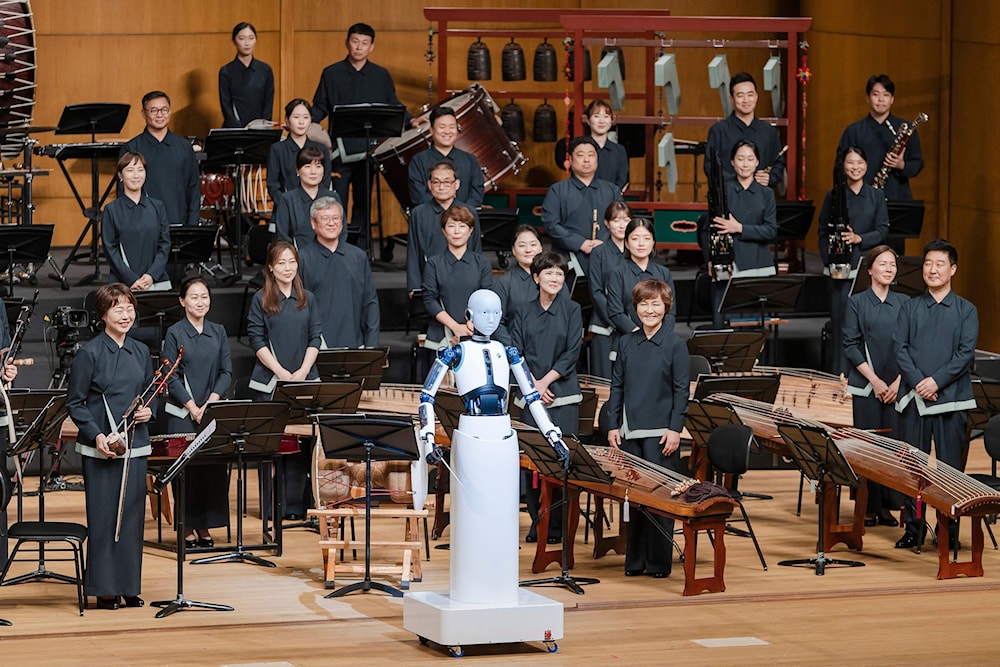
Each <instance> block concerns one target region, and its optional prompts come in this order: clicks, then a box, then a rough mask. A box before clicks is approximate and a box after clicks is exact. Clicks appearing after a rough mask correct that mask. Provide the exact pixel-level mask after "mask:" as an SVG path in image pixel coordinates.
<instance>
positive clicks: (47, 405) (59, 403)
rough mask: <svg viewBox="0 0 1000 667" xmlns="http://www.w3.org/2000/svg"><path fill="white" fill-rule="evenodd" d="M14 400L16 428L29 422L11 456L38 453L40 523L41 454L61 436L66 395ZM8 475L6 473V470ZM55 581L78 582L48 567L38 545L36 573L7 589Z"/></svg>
mask: <svg viewBox="0 0 1000 667" xmlns="http://www.w3.org/2000/svg"><path fill="white" fill-rule="evenodd" d="M8 398H9V399H10V409H11V413H12V418H13V419H14V420H15V421H14V424H15V429H16V428H17V426H18V425H19V424H24V423H25V422H27V424H28V425H27V427H26V429H25V430H24V432H23V433H22V434H21V436H20V437H18V439H17V442H15V443H13V444H12V445H8V446H7V451H6V454H7V456H11V457H15V456H21V455H22V454H27V453H29V452H33V451H35V450H38V452H39V461H38V521H39V522H43V521H45V473H46V470H45V466H44V465H42V460H41V459H42V457H41V451H42V449H43V447H44V446H45V445H47V444H48V443H50V442H54V441H55V439H56V438H58V437H59V429H60V428H62V423H63V420H65V419H66V392H65V391H60V392H57V393H55V394H53V393H51V392H39V393H38V395H35V394H34V392H18V393H11V394H9V395H8ZM2 472H3V474H6V471H2ZM23 498H24V479H23V478H22V479H20V480H19V483H18V503H17V521H18V522H21V521H23V519H24V516H23V502H22V500H23ZM46 579H50V580H55V581H62V582H65V583H68V584H75V583H77V580H76V579H75V578H74V577H69V576H66V575H64V574H59V573H57V572H52V571H51V570H49V569H48V568H46V567H45V544H44V543H41V544H39V545H38V567H37V568H36V569H35V571H34V572H29V573H28V574H22V575H21V576H18V577H14V578H13V579H7V580H5V581H4V582H3V584H0V585H3V586H13V585H14V584H21V583H25V582H28V581H36V580H42V581H44V580H46Z"/></svg>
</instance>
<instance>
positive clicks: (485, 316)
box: [465, 289, 503, 336]
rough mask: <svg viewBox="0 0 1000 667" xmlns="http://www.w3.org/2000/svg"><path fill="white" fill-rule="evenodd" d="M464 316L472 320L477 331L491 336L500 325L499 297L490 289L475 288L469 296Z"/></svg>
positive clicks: (500, 309) (501, 312)
mask: <svg viewBox="0 0 1000 667" xmlns="http://www.w3.org/2000/svg"><path fill="white" fill-rule="evenodd" d="M465 316H466V318H467V319H468V320H469V321H470V322H472V326H473V327H474V328H475V330H476V332H477V333H480V334H482V335H484V336H492V335H493V332H495V331H496V330H497V327H499V326H500V318H501V317H502V316H503V309H502V308H501V306H500V297H499V296H497V294H496V292H494V291H492V290H488V289H480V290H476V291H475V292H473V293H472V295H471V296H470V297H469V307H468V309H467V310H466V311H465Z"/></svg>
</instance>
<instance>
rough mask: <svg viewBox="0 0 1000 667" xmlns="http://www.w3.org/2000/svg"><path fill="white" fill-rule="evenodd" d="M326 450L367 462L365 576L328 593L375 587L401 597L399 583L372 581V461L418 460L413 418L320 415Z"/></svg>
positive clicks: (338, 594)
mask: <svg viewBox="0 0 1000 667" xmlns="http://www.w3.org/2000/svg"><path fill="white" fill-rule="evenodd" d="M316 419H317V421H318V423H319V428H320V435H321V438H322V440H323V450H324V451H325V452H326V456H327V457H328V458H331V459H348V460H351V459H353V460H361V461H364V462H365V578H364V579H363V580H362V581H357V582H355V583H353V584H349V585H347V586H343V587H341V588H340V589H338V590H335V591H333V592H332V593H330V594H328V595H326V596H325V597H327V598H339V597H343V596H345V595H348V594H350V593H354V592H355V591H362V592H365V593H367V592H368V591H370V590H372V589H375V590H377V591H381V592H383V593H388V594H389V595H391V596H393V597H397V598H401V597H403V591H401V590H399V589H398V588H396V587H395V586H390V585H389V584H384V583H382V582H380V581H372V578H371V563H372V546H371V543H372V516H371V509H372V461H401V460H406V461H416V460H417V459H418V458H419V457H420V454H419V452H418V449H417V438H416V435H415V434H414V432H413V422H412V421H411V420H402V419H399V418H398V417H390V416H381V415H375V414H372V415H370V416H367V417H366V416H365V415H347V416H343V417H326V416H325V415H317V417H316Z"/></svg>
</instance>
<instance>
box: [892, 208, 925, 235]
mask: <svg viewBox="0 0 1000 667" xmlns="http://www.w3.org/2000/svg"><path fill="white" fill-rule="evenodd" d="M885 205H886V208H887V209H888V211H889V238H890V239H916V238H920V230H921V229H923V226H924V202H923V201H921V200H913V201H887V202H886V203H885Z"/></svg>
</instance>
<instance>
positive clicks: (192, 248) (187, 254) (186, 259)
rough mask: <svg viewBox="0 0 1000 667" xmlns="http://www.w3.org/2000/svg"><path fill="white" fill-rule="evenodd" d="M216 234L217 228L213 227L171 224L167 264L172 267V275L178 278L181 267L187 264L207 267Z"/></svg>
mask: <svg viewBox="0 0 1000 667" xmlns="http://www.w3.org/2000/svg"><path fill="white" fill-rule="evenodd" d="M218 235H219V230H218V229H217V228H215V227H193V226H190V225H171V226H170V260H169V264H170V266H172V267H173V275H174V276H176V277H177V278H180V277H181V274H182V272H183V268H184V267H185V266H187V265H188V264H197V265H198V266H199V268H202V269H207V268H208V267H207V266H206V263H207V262H208V260H210V259H211V258H212V249H213V248H214V247H215V238H216V237H217V236H218ZM178 267H180V270H178Z"/></svg>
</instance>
